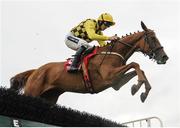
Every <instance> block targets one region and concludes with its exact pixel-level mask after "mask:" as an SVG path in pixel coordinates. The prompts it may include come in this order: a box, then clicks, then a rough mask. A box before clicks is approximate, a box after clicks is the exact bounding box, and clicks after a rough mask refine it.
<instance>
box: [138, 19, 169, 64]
mask: <svg viewBox="0 0 180 128" xmlns="http://www.w3.org/2000/svg"><path fill="white" fill-rule="evenodd" d="M141 26H142V28H143V30H144V31H145V36H144V44H145V45H144V46H145V49H146V50H145V51H144V52H145V53H146V54H147V55H148V56H149V58H150V59H154V60H156V62H157V64H165V63H166V61H167V60H168V59H169V58H168V56H167V55H166V53H165V51H164V49H163V47H162V46H161V44H160V42H159V40H158V39H157V37H156V35H155V33H154V31H152V30H150V29H148V28H147V27H146V25H145V24H144V23H143V22H141Z"/></svg>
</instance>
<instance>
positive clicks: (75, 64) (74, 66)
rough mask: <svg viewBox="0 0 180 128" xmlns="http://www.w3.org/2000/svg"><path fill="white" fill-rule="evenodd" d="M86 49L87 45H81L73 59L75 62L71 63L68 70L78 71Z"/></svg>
mask: <svg viewBox="0 0 180 128" xmlns="http://www.w3.org/2000/svg"><path fill="white" fill-rule="evenodd" d="M85 50H86V47H85V46H83V45H82V46H81V47H80V48H79V49H78V50H77V52H76V54H75V55H74V59H73V62H72V64H71V67H70V69H69V70H68V72H76V71H78V63H79V62H80V60H81V54H82V53H83V52H84V51H85Z"/></svg>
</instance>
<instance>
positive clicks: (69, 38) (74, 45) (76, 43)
mask: <svg viewBox="0 0 180 128" xmlns="http://www.w3.org/2000/svg"><path fill="white" fill-rule="evenodd" d="M65 44H66V45H67V47H69V48H70V49H72V50H75V51H77V50H78V49H79V48H80V47H81V46H85V47H86V48H90V47H92V46H91V45H89V44H88V42H86V41H85V40H83V39H81V38H78V37H75V36H74V35H73V34H72V33H71V32H70V33H68V34H67V35H66V38H65Z"/></svg>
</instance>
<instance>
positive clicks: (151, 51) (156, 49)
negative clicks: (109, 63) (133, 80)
mask: <svg viewBox="0 0 180 128" xmlns="http://www.w3.org/2000/svg"><path fill="white" fill-rule="evenodd" d="M151 33H152V32H151V31H150V32H149V31H144V33H143V34H142V35H141V36H140V37H139V38H137V39H136V40H134V41H133V42H132V43H130V44H128V43H125V42H123V41H121V40H120V38H119V39H117V40H114V41H111V45H110V48H109V50H108V51H106V52H101V54H105V56H106V55H117V56H119V57H120V58H121V59H123V63H126V61H127V59H128V58H129V57H130V56H131V55H132V54H133V53H134V52H135V51H142V52H143V54H144V55H149V57H150V59H155V57H156V53H157V52H159V51H160V50H161V49H163V47H162V46H160V47H156V43H155V42H154V41H151V40H150V38H151V37H150V36H149V35H152V34H151ZM142 38H144V46H143V48H142V49H137V48H136V46H137V43H138V41H139V40H141V39H142ZM134 42H136V43H134ZM116 43H121V44H123V45H125V46H127V47H129V48H130V50H129V52H128V53H127V54H126V55H125V56H124V57H123V56H122V55H121V54H119V53H117V52H112V50H113V47H114V46H115V44H116ZM131 44H133V45H131ZM147 44H148V45H149V46H148V47H149V50H148V51H147V52H144V51H145V48H146V45H147ZM105 56H104V58H105ZM104 58H103V60H102V62H103V61H104ZM102 62H101V64H102ZM101 64H100V65H101Z"/></svg>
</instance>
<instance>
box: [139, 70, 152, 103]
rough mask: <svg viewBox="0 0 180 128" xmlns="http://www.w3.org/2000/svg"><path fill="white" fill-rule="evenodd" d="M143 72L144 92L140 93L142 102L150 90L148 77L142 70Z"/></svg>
mask: <svg viewBox="0 0 180 128" xmlns="http://www.w3.org/2000/svg"><path fill="white" fill-rule="evenodd" d="M143 74H144V77H145V79H146V81H145V92H143V93H141V101H142V102H144V101H145V100H146V98H147V96H148V94H149V91H150V90H151V85H150V83H149V81H148V79H147V78H146V75H145V73H144V72H143Z"/></svg>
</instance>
